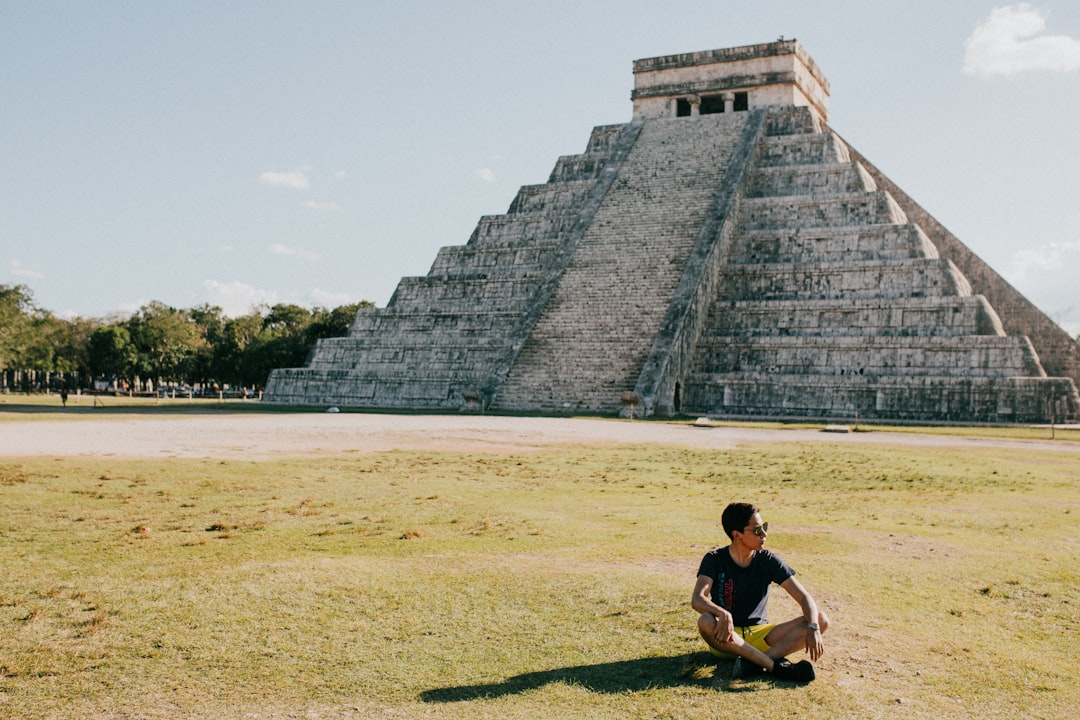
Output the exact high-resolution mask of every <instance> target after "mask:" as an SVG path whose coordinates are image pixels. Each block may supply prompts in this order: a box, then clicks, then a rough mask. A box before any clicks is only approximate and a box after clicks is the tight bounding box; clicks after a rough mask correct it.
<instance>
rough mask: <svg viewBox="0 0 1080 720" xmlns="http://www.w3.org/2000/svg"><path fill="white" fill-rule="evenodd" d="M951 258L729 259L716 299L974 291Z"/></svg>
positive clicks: (904, 295) (962, 293)
mask: <svg viewBox="0 0 1080 720" xmlns="http://www.w3.org/2000/svg"><path fill="white" fill-rule="evenodd" d="M970 294H971V286H970V285H969V284H968V281H967V279H966V278H964V276H963V274H961V272H960V271H959V270H958V269H957V268H956V266H955V265H954V264H953V263H952V261H951V260H943V259H940V258H936V259H931V258H927V259H920V260H883V261H863V262H844V263H840V262H824V263H762V264H759V265H728V266H727V267H725V269H724V271H723V273H722V275H721V277H720V283H719V290H718V293H717V299H718V300H719V301H732V300H830V299H840V298H848V299H862V298H909V297H943V296H949V295H960V296H965V295H970Z"/></svg>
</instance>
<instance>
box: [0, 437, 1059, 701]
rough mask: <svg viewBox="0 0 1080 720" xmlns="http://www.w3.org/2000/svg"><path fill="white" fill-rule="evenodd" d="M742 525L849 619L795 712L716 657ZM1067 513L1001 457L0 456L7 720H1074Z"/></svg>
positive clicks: (1013, 457) (679, 452)
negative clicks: (729, 551) (739, 518)
mask: <svg viewBox="0 0 1080 720" xmlns="http://www.w3.org/2000/svg"><path fill="white" fill-rule="evenodd" d="M0 431H2V425H0ZM733 500H748V501H751V502H755V503H757V504H758V505H759V506H760V507H761V508H762V510H763V515H764V518H765V519H766V520H768V521H769V522H770V527H771V529H772V530H771V532H770V538H769V544H770V547H771V548H772V549H773V550H774V551H776V552H778V553H779V554H780V555H781V556H783V557H784V558H785V559H786V560H787V561H788V562H789V563H790V564H791V565H792V566H793V567H795V568H796V570H797V571H799V576H800V579H801V580H802V582H803V584H804V585H805V586H806V587H807V588H808V589H809V590H810V591H811V592H812V593H813V594H814V596H815V598H816V599H817V601H818V603H819V605H821V606H822V607H823V608H824V609H825V610H826V611H827V612H828V613H829V614H830V616H831V617H832V620H833V628H832V629H831V630H830V632H829V633H828V635H827V636H826V638H825V641H826V655H825V657H824V658H822V661H821V662H820V663H819V665H818V678H819V679H818V680H817V681H816V682H814V683H812V684H810V685H808V686H805V687H796V686H792V685H787V684H783V683H772V682H767V681H735V682H732V681H730V680H729V679H728V677H729V671H730V665H729V664H728V663H725V662H720V663H715V662H712V661H711V660H710V658H709V656H708V655H707V654H705V653H704V652H702V650H703V644H702V642H701V641H700V639H698V638H697V637H696V630H695V628H694V621H695V617H696V616H695V614H694V612H693V611H692V610H691V609H690V607H689V595H690V589H691V587H692V584H693V580H694V573H695V570H696V568H697V563H698V561H699V560H700V558H701V556H702V554H704V553H705V552H706V551H707V550H708V549H709V548H710V547H712V546H714V545H717V544H721V543H723V541H724V539H723V535H722V530H721V529H720V528H719V522H718V520H719V512H720V510H721V509H722V508H723V506H724V505H725V504H726V503H728V502H730V501H733ZM1078 511H1080V456H1078V455H1077V453H1075V452H1061V453H1058V452H1045V451H1044V452H1028V451H1024V450H1017V449H995V448H993V447H989V446H988V447H984V448H979V449H957V448H942V447H927V448H915V449H912V448H903V447H877V446H860V447H851V446H840V445H824V444H823V445H818V444H798V443H783V442H777V443H770V444H767V445H766V444H762V445H752V446H744V447H740V448H738V449H734V450H723V451H702V450H690V449H684V448H674V447H663V446H648V445H646V446H634V447H610V446H603V447H595V448H588V447H585V448H582V447H572V448H552V449H550V450H544V451H541V452H529V453H521V454H497V453H493V454H483V455H480V454H462V453H452V452H443V453H433V452H416V451H396V452H387V453H371V454H360V455H355V454H354V455H350V456H349V457H324V458H315V459H312V458H303V459H286V460H274V461H266V462H240V461H233V460H228V461H222V460H178V459H172V460H160V459H153V460H119V459H115V458H45V459H41V458H32V459H31V458H24V459H19V458H0V567H2V568H3V574H2V576H0V717H4V718H241V717H275V718H286V717H302V718H339V717H358V718H359V717H395V718H406V717H425V718H426V717H431V718H444V717H445V718H479V717H484V718H496V717H497V718H536V717H556V716H558V717H604V718H628V717H630V718H639V717H642V718H645V717H648V718H654V717H655V718H717V717H736V716H738V717H743V716H751V715H753V716H760V717H770V718H771V717H802V716H810V715H814V716H815V717H827V718H876V717H890V718H892V717H912V718H922V717H936V718H969V717H982V718H1016V717H1036V718H1040V717H1045V718H1055V719H1056V718H1062V717H1068V716H1070V714H1071V713H1074V712H1075V709H1076V708H1077V707H1080V690H1077V688H1076V684H1075V678H1076V677H1077V676H1078V675H1080V662H1078V661H1077V659H1076V658H1077V655H1076V648H1075V645H1076V640H1077V638H1078V637H1080V593H1078V590H1077V588H1078V587H1080V570H1078V569H1077V567H1076V559H1077V557H1078V556H1080V552H1078V550H1080V532H1078V529H1080V524H1078V522H1077V512H1078ZM771 611H772V612H771V614H772V616H773V618H774V619H786V618H788V617H791V616H794V615H795V614H797V608H796V607H795V605H794V604H793V603H792V602H791V601H790V600H788V599H787V598H786V597H784V596H783V593H782V592H781V593H779V594H774V596H773V600H772V606H771Z"/></svg>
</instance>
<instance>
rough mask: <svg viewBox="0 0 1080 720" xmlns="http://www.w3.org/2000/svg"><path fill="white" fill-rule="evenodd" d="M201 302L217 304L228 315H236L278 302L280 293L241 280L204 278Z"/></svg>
mask: <svg viewBox="0 0 1080 720" xmlns="http://www.w3.org/2000/svg"><path fill="white" fill-rule="evenodd" d="M201 302H205V303H209V304H210V305H217V306H218V307H220V308H221V310H222V312H224V313H225V314H226V315H228V316H230V317H236V316H238V315H244V314H246V313H248V312H250V311H251V309H252V308H254V307H257V306H259V305H273V304H275V303H277V302H278V294H277V292H275V291H274V290H263V289H260V288H257V287H254V286H252V285H248V284H247V283H242V282H240V281H239V280H233V281H232V282H226V283H223V282H218V281H217V280H203V284H202V299H201ZM197 304H201V303H197Z"/></svg>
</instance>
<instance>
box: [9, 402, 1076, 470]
mask: <svg viewBox="0 0 1080 720" xmlns="http://www.w3.org/2000/svg"><path fill="white" fill-rule="evenodd" d="M1048 432H1049V431H1048ZM756 442H818V443H853V444H863V443H868V444H876V445H882V444H886V445H901V446H908V447H912V446H933V447H947V446H957V447H1015V448H1023V449H1026V450H1029V451H1031V450H1035V451H1041V450H1046V451H1055V452H1071V453H1080V443H1073V442H1060V441H1059V442H1053V441H1050V440H1049V439H1048V440H1047V441H1035V440H1006V439H1000V438H963V437H947V436H939V435H919V434H912V433H890V432H880V431H879V432H867V433H848V434H842V433H825V432H821V431H819V430H807V429H751V428H736V427H709V428H701V427H694V426H693V424H692V423H689V422H688V423H684V424H675V423H672V424H663V423H655V422H631V421H627V420H597V419H580V418H527V417H496V416H475V415H463V416H457V415H383V414H372V415H364V414H344V413H343V414H294V415H293V414H268V415H263V414H225V415H218V414H214V415H186V414H185V415H176V416H165V417H162V416H159V415H155V416H146V415H135V414H132V415H118V416H113V417H107V418H86V419H81V418H71V417H65V418H63V419H57V420H51V419H49V420H47V419H43V418H34V419H28V420H21V419H18V418H12V417H11V416H8V417H7V418H3V422H0V457H20V456H77V455H84V456H99V457H133V458H134V457H143V458H146V457H158V458H162V457H183V458H222V459H236V458H247V459H252V460H259V459H268V458H274V457H287V456H297V455H339V454H345V453H353V452H374V451H384V450H395V449H429V450H468V451H473V452H520V451H529V450H535V449H539V448H543V447H548V446H558V445H577V444H600V443H631V444H641V443H653V444H666V445H681V446H687V447H694V448H731V447H734V446H736V445H740V444H744V443H756Z"/></svg>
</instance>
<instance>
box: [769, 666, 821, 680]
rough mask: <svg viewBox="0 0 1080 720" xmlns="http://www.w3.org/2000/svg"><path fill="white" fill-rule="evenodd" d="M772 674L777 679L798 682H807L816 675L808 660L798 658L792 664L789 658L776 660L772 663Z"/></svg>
mask: <svg viewBox="0 0 1080 720" xmlns="http://www.w3.org/2000/svg"><path fill="white" fill-rule="evenodd" d="M772 674H773V677H775V678H776V679H777V680H785V681H787V682H798V683H808V682H810V681H811V680H813V679H814V678H815V677H817V675H816V674H815V673H814V666H813V665H812V664H811V663H810V661H809V660H800V661H799V662H797V663H795V664H794V665H792V664H791V661H790V660H777V661H776V663H775V664H774V665H773V671H772Z"/></svg>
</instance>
